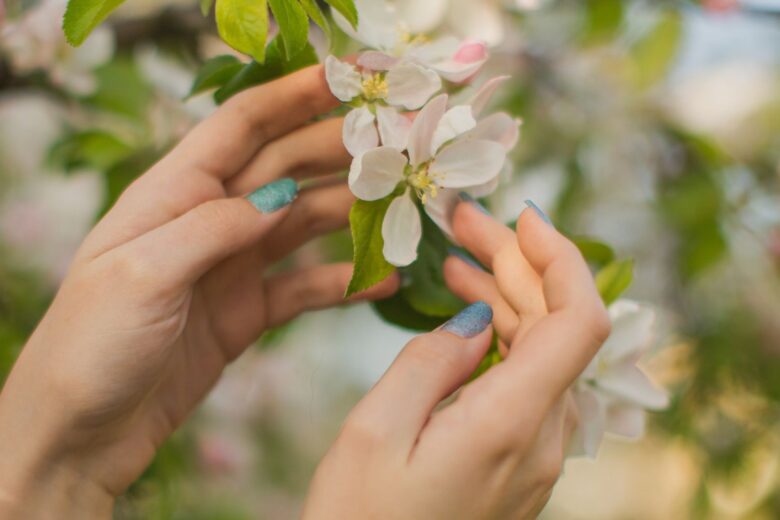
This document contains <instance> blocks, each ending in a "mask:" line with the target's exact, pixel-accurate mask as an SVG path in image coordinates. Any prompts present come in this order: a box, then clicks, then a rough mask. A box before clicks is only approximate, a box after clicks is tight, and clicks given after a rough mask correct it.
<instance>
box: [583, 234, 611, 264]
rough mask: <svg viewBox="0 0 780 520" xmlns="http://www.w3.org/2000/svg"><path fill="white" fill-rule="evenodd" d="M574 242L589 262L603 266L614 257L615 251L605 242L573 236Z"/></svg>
mask: <svg viewBox="0 0 780 520" xmlns="http://www.w3.org/2000/svg"><path fill="white" fill-rule="evenodd" d="M572 241H573V242H574V244H575V245H576V246H577V248H578V249H579V250H580V253H582V256H584V257H585V260H587V262H588V263H589V264H592V265H595V266H596V267H599V268H601V267H604V266H605V265H607V264H608V263H610V262H611V261H612V260H614V259H615V251H614V250H613V249H612V248H611V247H610V246H609V245H607V244H605V243H603V242H599V241H598V240H593V239H591V238H584V237H580V238H574V239H572Z"/></svg>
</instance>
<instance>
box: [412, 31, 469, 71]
mask: <svg viewBox="0 0 780 520" xmlns="http://www.w3.org/2000/svg"><path fill="white" fill-rule="evenodd" d="M459 48H460V40H458V39H457V38H455V37H454V36H445V37H444V38H437V39H436V40H433V41H432V42H429V43H426V44H424V45H419V46H417V47H414V48H412V49H411V50H410V51H409V53H408V57H409V59H411V60H414V61H416V62H418V63H421V64H422V65H423V66H425V67H430V66H431V65H432V64H434V63H437V62H442V61H446V60H449V59H452V57H453V56H454V55H455V53H456V52H458V49H459Z"/></svg>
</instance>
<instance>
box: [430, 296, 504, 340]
mask: <svg viewBox="0 0 780 520" xmlns="http://www.w3.org/2000/svg"><path fill="white" fill-rule="evenodd" d="M491 321H493V309H492V308H491V307H490V305H488V304H487V303H485V302H477V303H474V304H472V305H469V306H468V307H466V308H465V309H463V310H462V311H460V313H459V314H457V315H456V316H455V317H453V318H452V319H451V320H450V321H448V322H447V323H445V324H444V326H443V327H442V330H445V331H447V332H451V333H453V334H455V335H456V336H460V337H461V338H473V337H474V336H476V335H478V334H479V333H480V332H482V331H483V330H485V329H486V328H487V326H488V325H490V322H491Z"/></svg>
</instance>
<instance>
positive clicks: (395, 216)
mask: <svg viewBox="0 0 780 520" xmlns="http://www.w3.org/2000/svg"><path fill="white" fill-rule="evenodd" d="M382 238H383V239H384V241H385V245H384V249H383V253H384V255H385V259H386V260H387V261H388V262H390V263H391V264H393V265H394V266H396V267H404V266H407V265H409V264H411V263H412V262H414V261H415V260H416V259H417V246H419V244H420V239H421V238H422V220H421V219H420V212H419V211H418V210H417V206H416V205H415V203H414V201H413V200H412V197H411V196H410V195H409V192H408V191H407V192H406V193H404V194H403V195H401V196H400V197H397V198H396V199H395V200H393V202H391V203H390V207H389V208H387V214H386V215H385V220H384V221H383V222H382Z"/></svg>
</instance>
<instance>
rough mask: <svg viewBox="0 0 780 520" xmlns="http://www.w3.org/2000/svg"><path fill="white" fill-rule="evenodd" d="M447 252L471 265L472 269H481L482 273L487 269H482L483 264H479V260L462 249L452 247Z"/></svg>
mask: <svg viewBox="0 0 780 520" xmlns="http://www.w3.org/2000/svg"><path fill="white" fill-rule="evenodd" d="M447 251H448V252H449V254H450V255H451V256H455V257H457V258H460V259H461V260H463V261H464V262H466V263H467V264H469V265H470V266H471V267H474V268H475V269H479V270H480V271H485V268H484V267H482V264H480V263H479V262H477V260H476V259H475V258H474V257H473V256H471V255H470V254H468V253H467V252H465V251H463V250H462V249H458V248H457V247H450V248H449V249H448V250H447Z"/></svg>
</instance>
